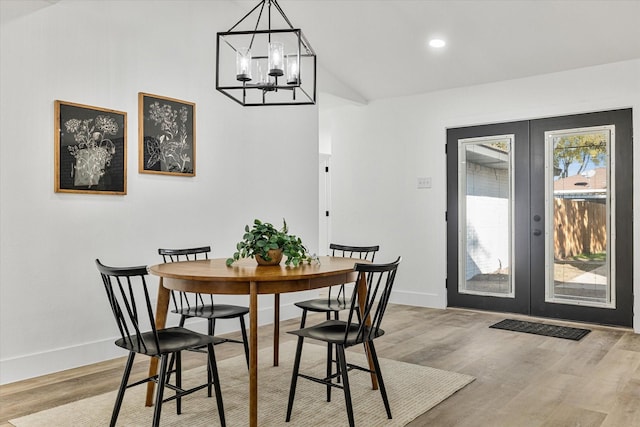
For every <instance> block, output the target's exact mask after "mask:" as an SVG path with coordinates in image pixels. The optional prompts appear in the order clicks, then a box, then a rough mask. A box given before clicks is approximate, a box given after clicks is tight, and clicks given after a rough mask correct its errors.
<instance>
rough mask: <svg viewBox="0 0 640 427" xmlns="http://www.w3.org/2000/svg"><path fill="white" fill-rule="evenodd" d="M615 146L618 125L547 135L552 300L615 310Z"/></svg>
mask: <svg viewBox="0 0 640 427" xmlns="http://www.w3.org/2000/svg"><path fill="white" fill-rule="evenodd" d="M613 143H614V127H613V126H598V127H592V128H583V129H567V130H555V131H549V132H545V148H546V153H547V155H546V161H545V171H546V179H545V182H546V188H547V196H546V197H545V207H546V211H547V215H548V218H550V219H552V220H550V221H547V230H546V233H545V242H546V251H545V253H546V259H547V269H546V271H547V272H548V273H547V280H546V292H545V298H546V301H547V302H556V303H563V304H577V305H591V306H597V307H615V300H614V295H615V290H614V288H613V284H614V281H613V271H612V269H611V263H610V260H611V259H614V257H613V254H612V250H613V246H612V245H611V235H612V227H613V223H612V222H611V218H612V217H613V212H612V209H613V204H612V203H611V194H612V193H613V188H614V182H613V177H614V176H615V175H614V173H613V164H612V159H613V158H614V157H613V155H612V153H613ZM614 235H615V234H614Z"/></svg>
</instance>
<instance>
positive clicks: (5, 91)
mask: <svg viewBox="0 0 640 427" xmlns="http://www.w3.org/2000/svg"><path fill="white" fill-rule="evenodd" d="M244 12H246V11H243V10H241V9H239V8H238V6H237V5H236V4H235V3H234V2H231V1H216V2H203V1H162V2H160V1H135V2H120V1H117V2H116V1H101V2H93V1H92V2H86V1H82V2H79V1H69V0H62V1H60V2H59V3H57V4H54V5H52V6H48V7H46V8H44V9H41V10H39V11H37V12H34V13H32V14H29V15H27V16H25V17H22V18H17V19H15V20H11V21H9V22H6V23H3V25H2V27H1V34H0V39H1V52H2V55H1V86H0V93H2V97H1V104H0V106H1V125H0V151H1V153H0V165H1V174H0V179H1V182H0V184H1V185H0V202H1V203H0V235H1V239H0V382H1V383H7V382H12V381H16V380H19V379H22V378H28V377H32V376H36V375H41V374H44V373H49V372H54V371H59V370H62V369H66V368H70V367H75V366H79V365H84V364H88V363H93V362H96V361H99V360H105V359H109V358H112V357H115V356H119V355H121V354H122V353H119V352H117V349H116V347H115V346H114V345H113V341H114V337H115V336H116V335H117V330H116V329H115V324H114V322H113V319H112V315H111V313H110V311H109V308H108V305H107V301H106V298H105V294H104V290H103V288H102V284H101V281H100V278H99V276H98V273H97V270H96V268H95V264H94V260H95V259H96V258H100V259H101V260H102V261H103V262H104V263H107V264H112V265H140V264H155V263H157V262H159V261H160V260H159V257H158V255H157V252H156V250H157V248H158V247H163V246H164V247H187V246H199V245H206V244H211V245H212V247H213V255H214V256H216V257H227V256H229V255H231V254H232V253H233V251H234V248H235V243H236V242H237V241H238V240H239V239H240V238H241V236H242V233H243V231H242V230H243V227H244V225H245V224H247V223H250V222H251V221H253V219H254V218H256V217H259V218H261V219H263V220H268V221H271V222H273V223H274V224H276V225H279V224H280V223H281V219H282V217H286V219H287V222H288V224H289V226H290V229H291V231H292V232H293V233H295V234H297V235H299V236H301V237H302V238H303V239H304V242H305V243H306V244H307V245H308V246H309V249H310V250H311V252H315V251H317V241H318V193H317V190H316V189H317V188H318V173H317V168H318V110H317V107H315V106H305V107H277V108H276V107H268V108H243V107H241V106H239V105H237V104H235V103H233V102H232V101H231V100H229V99H228V98H226V97H225V96H224V95H222V94H221V93H219V92H217V91H216V90H215V81H214V77H215V76H214V70H215V63H214V61H215V31H217V30H225V29H227V28H228V27H229V26H231V25H232V24H233V23H234V22H236V21H237V19H239V18H240V17H241V16H242V14H243V13H244ZM138 92H148V93H152V94H157V95H161V96H168V97H173V98H178V99H183V100H187V101H192V102H195V103H196V128H197V129H196V142H197V165H196V166H197V170H196V173H197V175H196V176H195V177H193V178H184V177H169V176H161V175H149V174H139V173H138V167H137V162H138V133H137V131H138V120H137V111H138V106H137V94H138ZM56 99H59V100H63V101H69V102H75V103H81V104H87V105H92V106H98V107H105V108H110V109H115V110H120V111H126V112H127V113H128V128H127V144H128V162H127V166H128V176H127V183H128V189H127V190H128V193H127V195H126V196H106V195H76V194H59V193H58V194H56V193H54V191H53V176H54V171H53V165H54V163H53V147H54V143H53V128H54V124H53V106H54V100H56ZM291 177H295V178H294V179H292V178H291ZM292 298H295V297H294V296H283V298H282V304H283V309H282V313H281V314H282V317H283V318H287V317H290V316H293V315H298V314H299V312H298V310H295V308H294V307H293V308H292V307H290V306H291V301H292ZM227 299H228V300H229V301H235V302H237V303H246V304H248V298H246V297H235V298H234V297H228V298H227ZM272 301H273V299H272V298H264V299H261V301H260V308H261V309H262V311H261V319H260V322H261V323H266V322H271V319H272V317H271V315H272ZM236 323H237V322H233V324H230V325H229V326H226V325H225V323H221V325H220V326H221V330H220V332H224V331H225V330H232V329H237V325H236ZM196 327H198V326H197V325H196ZM203 330H204V329H203Z"/></svg>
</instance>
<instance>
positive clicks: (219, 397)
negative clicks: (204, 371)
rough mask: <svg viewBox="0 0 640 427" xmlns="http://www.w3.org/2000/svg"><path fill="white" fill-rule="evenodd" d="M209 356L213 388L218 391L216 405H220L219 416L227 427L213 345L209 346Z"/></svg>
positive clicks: (221, 422) (221, 423)
mask: <svg viewBox="0 0 640 427" xmlns="http://www.w3.org/2000/svg"><path fill="white" fill-rule="evenodd" d="M207 354H208V356H209V363H208V364H207V366H208V367H209V371H211V376H212V377H213V381H214V383H213V386H214V387H215V389H216V404H217V405H218V416H219V417H220V425H221V426H222V427H225V426H226V421H225V417H224V405H223V404H222V391H221V390H220V377H219V376H218V365H217V363H216V356H215V353H214V350H213V344H207Z"/></svg>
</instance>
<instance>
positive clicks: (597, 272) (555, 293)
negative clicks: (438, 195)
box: [447, 109, 633, 325]
mask: <svg viewBox="0 0 640 427" xmlns="http://www.w3.org/2000/svg"><path fill="white" fill-rule="evenodd" d="M632 173H633V165H632V133H631V110H630V109H626V110H616V111H606V112H599V113H590V114H580V115H573V116H564V117H555V118H549V119H540V120H530V121H519V122H511V123H500V124H492V125H483V126H472V127H465V128H456V129H449V130H448V131H447V182H448V184H447V241H448V247H447V296H448V305H450V306H459V307H470V308H480V309H486V310H494V311H506V312H515V313H524V314H531V315H536V316H543V317H554V318H562V319H571V320H579V321H589V322H597V323H604V324H615V325H631V322H632V306H633V295H632V279H633V270H632V259H633V247H632V234H633V233H632V231H633V230H632V227H633V224H632V205H633V203H632V197H633V189H632V181H633V180H632Z"/></svg>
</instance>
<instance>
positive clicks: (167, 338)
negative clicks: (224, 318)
mask: <svg viewBox="0 0 640 427" xmlns="http://www.w3.org/2000/svg"><path fill="white" fill-rule="evenodd" d="M141 335H142V340H143V341H144V343H145V344H146V347H145V346H143V345H142V343H141V341H140V340H138V339H137V338H136V336H135V335H134V336H131V341H129V340H126V339H123V338H120V339H119V340H117V341H116V342H115V344H116V345H117V346H118V347H122V348H124V349H127V350H129V351H135V352H136V353H141V354H146V355H147V356H159V355H161V354H168V353H174V352H178V351H181V350H183V349H187V348H196V347H202V346H206V345H207V344H209V343H211V344H214V345H215V344H219V343H221V342H224V340H223V339H222V338H218V337H213V336H210V335H204V334H199V333H197V332H194V331H191V330H189V329H185V328H178V327H176V328H167V329H160V330H158V341H159V343H160V348H157V347H156V344H155V339H154V336H153V331H149V332H143V333H142V334H141Z"/></svg>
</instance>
